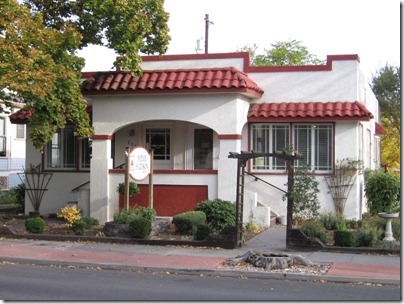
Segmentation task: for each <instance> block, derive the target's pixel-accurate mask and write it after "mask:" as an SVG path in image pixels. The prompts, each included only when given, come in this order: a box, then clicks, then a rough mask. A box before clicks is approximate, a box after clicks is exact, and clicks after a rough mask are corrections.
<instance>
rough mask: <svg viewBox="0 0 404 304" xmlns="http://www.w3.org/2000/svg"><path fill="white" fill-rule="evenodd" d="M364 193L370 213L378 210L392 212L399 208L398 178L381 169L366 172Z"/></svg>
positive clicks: (373, 213)
mask: <svg viewBox="0 0 404 304" xmlns="http://www.w3.org/2000/svg"><path fill="white" fill-rule="evenodd" d="M366 177H367V178H366V181H365V194H366V197H367V199H368V202H367V205H368V207H369V212H370V213H371V214H372V215H375V214H378V213H379V212H387V213H394V212H398V211H399V210H400V203H399V200H400V179H399V178H398V177H397V176H394V175H392V174H390V173H388V172H384V171H382V170H376V171H371V172H368V173H367V176H366Z"/></svg>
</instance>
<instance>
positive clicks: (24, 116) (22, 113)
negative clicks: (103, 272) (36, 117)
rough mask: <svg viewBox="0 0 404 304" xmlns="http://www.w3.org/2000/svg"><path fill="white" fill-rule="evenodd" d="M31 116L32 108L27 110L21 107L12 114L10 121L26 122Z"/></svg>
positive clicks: (14, 122)
mask: <svg viewBox="0 0 404 304" xmlns="http://www.w3.org/2000/svg"><path fill="white" fill-rule="evenodd" d="M31 116H32V111H31V110H28V111H26V110H23V109H21V110H18V111H17V112H15V113H13V114H11V115H10V116H9V118H10V122H11V123H13V124H26V123H27V122H28V120H29V118H30V117H31Z"/></svg>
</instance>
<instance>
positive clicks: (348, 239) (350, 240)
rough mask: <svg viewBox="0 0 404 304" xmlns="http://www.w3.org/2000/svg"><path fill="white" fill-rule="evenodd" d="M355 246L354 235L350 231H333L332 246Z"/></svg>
mask: <svg viewBox="0 0 404 304" xmlns="http://www.w3.org/2000/svg"><path fill="white" fill-rule="evenodd" d="M354 245H355V234H354V232H353V231H351V230H335V231H334V246H341V247H352V246H354Z"/></svg>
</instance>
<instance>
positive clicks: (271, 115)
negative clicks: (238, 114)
mask: <svg viewBox="0 0 404 304" xmlns="http://www.w3.org/2000/svg"><path fill="white" fill-rule="evenodd" d="M370 118H373V115H372V113H370V112H369V111H368V109H366V107H365V106H364V105H362V104H361V103H360V102H358V101H355V102H281V103H277V102H273V103H260V104H251V106H250V110H249V112H248V121H250V122H258V121H291V120H293V121H296V120H308V119H310V120H313V119H315V120H320V121H335V120H366V121H368V120H370Z"/></svg>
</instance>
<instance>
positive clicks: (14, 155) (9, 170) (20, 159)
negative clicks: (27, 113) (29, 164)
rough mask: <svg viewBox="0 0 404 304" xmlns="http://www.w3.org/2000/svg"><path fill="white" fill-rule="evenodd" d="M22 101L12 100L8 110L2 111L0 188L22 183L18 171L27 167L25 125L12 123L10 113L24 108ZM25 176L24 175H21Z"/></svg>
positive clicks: (0, 114) (9, 187)
mask: <svg viewBox="0 0 404 304" xmlns="http://www.w3.org/2000/svg"><path fill="white" fill-rule="evenodd" d="M22 106H23V104H22V103H17V102H11V107H9V108H8V107H7V108H6V110H7V111H9V112H10V113H6V112H2V113H0V190H1V191H4V190H9V189H11V188H13V187H16V186H18V185H19V184H21V179H20V178H19V176H18V173H20V174H22V173H23V172H24V168H25V152H26V148H25V142H26V141H25V139H26V138H25V136H26V134H25V125H23V124H17V125H16V124H12V123H11V122H10V118H9V115H10V114H12V113H15V112H17V111H18V110H20V109H21V108H22ZM21 177H22V178H23V175H21Z"/></svg>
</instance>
